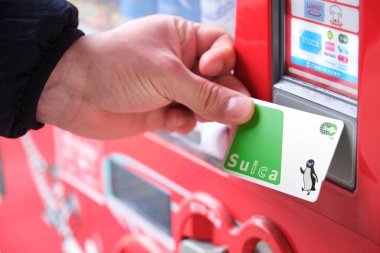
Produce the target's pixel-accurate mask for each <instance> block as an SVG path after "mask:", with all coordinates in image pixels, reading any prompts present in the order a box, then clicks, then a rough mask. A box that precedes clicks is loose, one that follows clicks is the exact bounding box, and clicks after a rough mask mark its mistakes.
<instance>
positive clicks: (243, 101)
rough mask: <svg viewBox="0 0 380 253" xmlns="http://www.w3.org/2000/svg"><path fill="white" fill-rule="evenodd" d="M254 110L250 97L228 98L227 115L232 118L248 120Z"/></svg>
mask: <svg viewBox="0 0 380 253" xmlns="http://www.w3.org/2000/svg"><path fill="white" fill-rule="evenodd" d="M253 110H254V106H253V102H252V100H251V99H249V98H248V97H232V98H230V100H228V104H227V108H226V117H228V118H230V119H235V120H239V119H242V120H243V119H244V120H248V119H249V118H248V116H249V115H251V114H252V112H253Z"/></svg>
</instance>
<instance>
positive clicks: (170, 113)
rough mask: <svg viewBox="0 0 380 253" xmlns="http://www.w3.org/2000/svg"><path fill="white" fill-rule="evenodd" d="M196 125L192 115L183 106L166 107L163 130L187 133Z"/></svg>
mask: <svg viewBox="0 0 380 253" xmlns="http://www.w3.org/2000/svg"><path fill="white" fill-rule="evenodd" d="M195 124H196V119H195V117H194V113H193V112H192V111H191V110H189V109H188V108H186V107H184V106H174V107H168V109H167V111H166V114H165V126H164V130H167V131H170V132H178V133H182V134H186V133H189V132H190V131H191V130H192V129H193V128H194V127H195Z"/></svg>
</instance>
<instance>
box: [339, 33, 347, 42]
mask: <svg viewBox="0 0 380 253" xmlns="http://www.w3.org/2000/svg"><path fill="white" fill-rule="evenodd" d="M338 39H339V42H340V43H342V44H348V36H347V35H345V34H342V33H341V34H339V36H338Z"/></svg>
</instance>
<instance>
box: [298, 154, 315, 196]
mask: <svg viewBox="0 0 380 253" xmlns="http://www.w3.org/2000/svg"><path fill="white" fill-rule="evenodd" d="M300 171H301V173H302V175H303V187H302V191H305V192H307V195H310V192H311V191H315V184H316V183H318V176H317V174H316V173H315V170H314V160H313V159H309V160H308V161H307V162H306V168H305V169H302V167H300Z"/></svg>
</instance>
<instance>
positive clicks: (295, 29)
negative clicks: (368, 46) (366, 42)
mask: <svg viewBox="0 0 380 253" xmlns="http://www.w3.org/2000/svg"><path fill="white" fill-rule="evenodd" d="M291 24H292V32H291V36H292V44H291V62H292V63H293V64H295V65H298V66H302V67H304V68H307V69H310V70H312V71H315V72H319V73H322V74H325V75H327V76H329V77H331V78H334V79H337V80H342V81H345V82H348V83H350V84H353V85H357V84H358V68H359V38H358V36H357V35H354V34H349V33H346V32H342V31H339V30H335V29H331V28H329V27H325V26H321V25H316V24H312V23H309V22H304V21H302V20H299V19H294V18H293V19H292V21H291Z"/></svg>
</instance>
